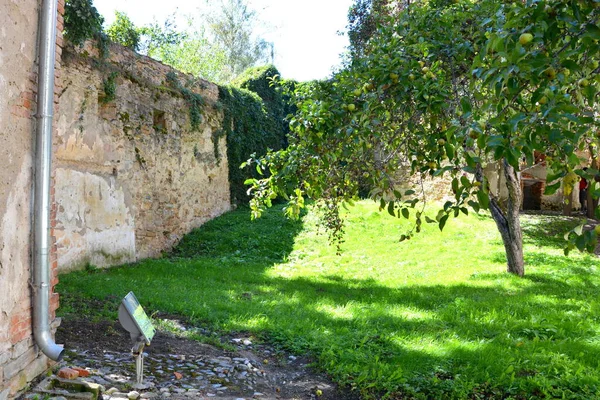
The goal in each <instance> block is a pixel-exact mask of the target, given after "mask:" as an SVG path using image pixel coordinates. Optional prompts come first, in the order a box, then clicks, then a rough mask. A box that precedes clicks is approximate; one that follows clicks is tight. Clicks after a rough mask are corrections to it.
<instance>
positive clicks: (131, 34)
mask: <svg viewBox="0 0 600 400" xmlns="http://www.w3.org/2000/svg"><path fill="white" fill-rule="evenodd" d="M106 34H107V35H108V38H109V39H110V40H112V41H113V42H116V43H119V44H121V45H123V46H125V47H129V48H130V49H132V50H139V46H140V30H139V29H138V28H136V27H135V25H134V23H133V22H132V21H131V19H129V17H128V16H127V14H125V13H123V12H120V11H115V21H114V22H113V23H112V24H110V26H109V27H108V29H107V30H106Z"/></svg>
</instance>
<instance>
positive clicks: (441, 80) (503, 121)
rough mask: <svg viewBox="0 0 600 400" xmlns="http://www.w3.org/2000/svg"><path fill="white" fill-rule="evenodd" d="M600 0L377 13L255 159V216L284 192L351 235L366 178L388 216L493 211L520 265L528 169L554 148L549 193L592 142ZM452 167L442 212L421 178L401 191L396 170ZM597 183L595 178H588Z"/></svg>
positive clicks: (581, 238) (433, 172) (458, 2)
mask: <svg viewBox="0 0 600 400" xmlns="http://www.w3.org/2000/svg"><path fill="white" fill-rule="evenodd" d="M599 18H600V3H599V2H598V1H592V0H571V1H564V0H562V1H560V0H537V1H535V0H525V1H522V2H512V1H511V2H509V1H498V0H482V1H474V0H455V1H445V0H437V1H429V2H412V3H409V4H408V5H407V6H406V7H404V8H402V9H401V11H399V12H398V13H397V15H394V16H393V17H391V16H390V17H386V16H383V17H381V18H378V19H377V20H378V21H379V23H378V25H377V30H376V31H375V32H374V33H373V35H372V36H371V38H370V40H369V41H368V43H367V44H366V48H365V50H364V51H363V52H362V53H363V54H361V55H357V56H355V57H354V58H353V59H352V60H351V61H350V62H349V63H348V65H347V66H346V67H345V68H343V69H342V70H341V71H339V72H338V73H335V74H334V75H333V76H332V77H331V79H329V80H328V81H323V82H316V83H314V84H312V85H304V86H302V87H300V88H299V89H298V90H297V92H296V101H297V103H298V112H297V113H296V114H295V115H294V116H293V118H292V119H291V128H292V134H291V137H290V146H289V148H287V149H285V150H282V151H279V152H272V153H270V154H268V155H267V156H265V157H263V158H261V159H258V160H251V161H252V162H256V167H257V169H259V170H260V171H263V172H264V173H265V175H264V177H263V178H262V179H253V180H249V181H248V183H249V184H250V185H251V188H250V191H251V192H252V193H253V196H254V198H253V200H252V202H251V207H252V209H253V212H254V214H255V215H256V216H257V215H259V214H260V212H261V211H262V209H263V207H265V206H268V205H269V204H270V202H271V200H272V199H273V198H275V197H277V196H284V197H287V198H289V200H290V203H289V206H288V208H287V213H288V214H289V215H291V216H294V215H298V212H299V210H300V208H301V207H302V206H303V204H304V198H305V197H311V198H314V199H317V200H319V201H318V204H320V205H321V206H322V207H321V208H322V209H323V212H324V214H323V215H324V221H325V225H326V226H327V227H328V228H329V229H330V232H331V234H332V236H333V239H336V240H338V241H341V240H342V237H343V220H342V218H341V216H340V207H341V206H343V205H344V203H345V202H351V201H352V199H354V198H356V196H357V193H358V190H359V186H360V184H361V183H362V184H365V183H366V185H367V186H368V187H369V188H370V189H371V191H370V197H372V198H373V199H375V200H376V201H378V202H379V203H380V209H382V210H383V209H385V210H387V212H389V213H390V214H391V215H393V216H396V217H399V218H412V219H413V220H414V225H413V228H412V229H411V230H410V231H409V232H407V233H406V234H404V235H402V236H401V238H400V239H401V240H405V239H410V237H411V236H412V235H413V234H414V233H416V232H419V231H420V229H421V226H422V224H424V223H434V224H437V225H438V226H439V229H443V228H444V226H445V224H446V223H447V221H448V219H449V218H451V217H457V216H458V215H460V214H461V213H464V214H467V213H468V212H469V209H473V210H475V211H479V210H480V209H489V210H490V213H491V215H492V217H493V219H494V221H495V222H496V225H497V227H498V229H499V231H500V234H501V237H502V240H503V243H504V246H505V250H506V255H507V264H508V271H509V272H511V273H515V274H518V275H523V273H524V263H523V248H522V234H521V226H520V221H519V208H520V206H521V202H522V192H521V181H520V171H521V169H523V168H526V167H528V166H532V165H534V164H535V163H536V158H535V156H534V154H535V153H536V152H539V153H544V154H546V155H547V158H546V164H547V165H546V167H547V170H548V180H547V182H548V185H547V188H546V192H547V193H552V192H554V191H556V190H557V189H558V188H559V187H560V186H561V185H563V186H564V188H565V189H564V190H565V191H568V190H569V188H572V186H573V185H574V184H575V182H576V181H577V180H578V179H579V176H585V177H586V178H587V179H588V181H593V177H594V176H596V175H597V174H598V170H597V168H596V166H592V168H589V169H587V171H583V170H582V169H581V167H580V165H581V162H582V161H581V160H580V158H579V157H578V155H577V152H578V151H580V150H587V149H589V148H594V146H595V144H596V142H597V140H598V139H597V135H598V132H599V128H600V127H599V125H600V121H599V119H598V104H597V101H598V87H599V86H600V79H599V74H598V72H599V68H598V60H599V59H600V54H599V49H600V44H599V41H600V27H599ZM490 163H495V164H496V165H499V166H500V170H501V171H502V172H501V173H502V174H503V176H504V178H505V179H504V180H503V182H505V184H506V191H507V192H508V200H507V201H506V202H503V201H501V200H500V198H499V197H498V196H497V194H496V193H495V192H494V191H493V190H490V186H489V183H488V181H487V179H486V177H485V175H484V174H483V170H484V168H485V167H486V165H488V164H490ZM407 166H408V168H410V172H411V175H412V176H413V178H415V179H422V178H425V177H427V176H434V177H442V176H449V177H450V179H451V182H452V184H451V188H452V192H453V195H454V198H453V200H452V201H448V202H446V203H445V204H444V205H443V207H441V209H440V210H439V212H438V214H437V215H436V216H435V218H431V217H429V216H425V215H424V212H423V210H424V201H423V200H424V198H423V194H422V190H420V189H419V185H416V187H415V188H414V189H411V190H408V191H405V190H402V187H401V186H400V185H399V184H398V182H397V179H396V176H397V175H396V173H397V171H398V170H399V169H401V168H406V167H407ZM592 190H593V191H594V192H595V194H596V195H598V194H600V191H599V187H598V186H595V187H594V188H593V189H592ZM568 239H569V241H568V244H567V248H566V251H567V252H568V251H569V250H572V249H574V248H578V249H580V250H592V249H593V247H594V245H595V243H596V239H597V238H596V233H595V232H594V231H590V232H584V231H583V230H582V229H581V227H580V228H578V229H575V230H574V231H573V232H571V233H569V234H568Z"/></svg>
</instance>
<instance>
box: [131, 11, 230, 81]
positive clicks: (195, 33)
mask: <svg viewBox="0 0 600 400" xmlns="http://www.w3.org/2000/svg"><path fill="white" fill-rule="evenodd" d="M174 20H175V15H173V16H171V17H169V18H167V19H165V21H164V22H163V23H162V24H160V23H158V22H154V23H152V24H150V25H147V26H145V27H143V28H141V29H140V32H141V34H142V45H141V51H142V52H143V53H144V54H146V55H148V56H149V57H152V58H154V59H157V60H160V61H162V62H163V63H165V64H167V65H170V66H172V67H173V68H175V69H177V70H179V71H182V72H185V73H188V74H192V75H194V76H197V77H200V78H203V79H206V80H209V81H213V82H220V80H221V76H222V75H223V74H222V71H223V69H224V65H225V52H224V51H223V49H222V48H221V47H220V46H218V45H216V44H214V43H213V42H211V41H210V39H209V37H208V36H207V35H206V34H205V32H204V30H203V29H201V28H198V26H202V23H201V21H198V20H196V19H193V18H188V20H187V26H186V28H185V29H183V30H179V29H178V28H177V26H176V24H175V22H174Z"/></svg>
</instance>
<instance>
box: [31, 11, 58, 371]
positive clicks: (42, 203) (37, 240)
mask: <svg viewBox="0 0 600 400" xmlns="http://www.w3.org/2000/svg"><path fill="white" fill-rule="evenodd" d="M57 9H58V0H43V3H42V11H41V17H40V22H39V25H40V28H39V29H40V32H39V71H38V101H37V114H36V120H37V121H36V122H37V123H36V135H37V137H36V148H35V151H36V157H35V184H34V185H35V186H34V210H33V212H34V215H33V229H34V252H33V267H32V268H33V336H34V337H35V341H36V343H37V344H38V346H39V347H40V349H41V350H42V352H43V353H44V354H45V355H46V356H48V357H49V358H51V359H52V360H55V361H58V360H60V359H61V358H62V355H63V352H64V349H63V347H62V346H59V345H57V344H56V343H55V342H54V339H53V338H52V332H51V331H50V323H49V319H50V313H49V306H50V262H49V255H50V250H51V249H50V177H51V170H52V118H53V114H54V65H55V62H56V58H55V52H56V17H57Z"/></svg>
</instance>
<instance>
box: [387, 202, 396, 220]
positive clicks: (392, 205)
mask: <svg viewBox="0 0 600 400" xmlns="http://www.w3.org/2000/svg"><path fill="white" fill-rule="evenodd" d="M387 211H388V214H390V215H391V216H392V217H395V216H396V214H395V212H394V202H393V201H390V203H389V204H388V208H387Z"/></svg>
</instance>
